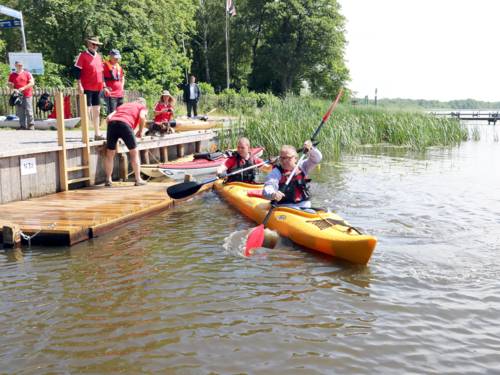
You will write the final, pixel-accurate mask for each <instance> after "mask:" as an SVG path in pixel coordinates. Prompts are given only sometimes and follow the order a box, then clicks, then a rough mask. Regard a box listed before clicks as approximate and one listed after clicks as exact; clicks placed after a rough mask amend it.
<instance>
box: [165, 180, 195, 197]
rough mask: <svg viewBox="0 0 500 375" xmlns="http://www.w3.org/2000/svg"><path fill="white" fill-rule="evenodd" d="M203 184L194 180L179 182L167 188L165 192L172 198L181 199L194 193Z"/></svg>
mask: <svg viewBox="0 0 500 375" xmlns="http://www.w3.org/2000/svg"><path fill="white" fill-rule="evenodd" d="M202 185H203V184H200V183H198V182H196V181H188V182H181V183H180V184H175V185H172V186H169V187H168V188H167V194H168V196H169V197H170V198H173V199H182V198H186V197H189V196H190V195H192V194H194V193H196V192H197V191H198V190H200V188H201V187H202Z"/></svg>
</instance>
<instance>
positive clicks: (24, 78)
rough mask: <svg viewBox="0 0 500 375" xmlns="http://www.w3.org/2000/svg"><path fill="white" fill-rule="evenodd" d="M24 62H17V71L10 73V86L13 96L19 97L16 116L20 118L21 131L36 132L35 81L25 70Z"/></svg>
mask: <svg viewBox="0 0 500 375" xmlns="http://www.w3.org/2000/svg"><path fill="white" fill-rule="evenodd" d="M23 65H24V64H23V62H22V61H16V62H15V66H16V71H15V72H12V73H10V75H9V81H8V85H9V87H10V89H11V90H12V94H13V95H17V96H18V98H19V99H18V100H17V103H16V104H15V105H16V115H17V117H19V125H20V129H21V130H27V129H29V130H34V129H35V121H34V119H33V86H34V85H35V79H34V78H33V76H32V75H31V73H30V72H28V71H27V70H24V66H23Z"/></svg>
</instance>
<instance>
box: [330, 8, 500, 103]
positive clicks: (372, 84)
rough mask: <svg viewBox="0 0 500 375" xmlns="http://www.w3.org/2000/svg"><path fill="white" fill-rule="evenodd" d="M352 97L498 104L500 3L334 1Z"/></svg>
mask: <svg viewBox="0 0 500 375" xmlns="http://www.w3.org/2000/svg"><path fill="white" fill-rule="evenodd" d="M339 2H340V4H341V6H342V10H341V12H342V14H343V15H344V16H345V17H346V19H347V20H346V21H347V22H346V29H347V34H346V37H347V40H348V45H347V49H346V60H347V66H348V67H349V70H350V74H351V83H350V86H349V87H350V88H351V89H352V90H354V91H355V92H357V96H358V97H364V96H365V95H369V96H370V98H372V97H373V96H374V91H375V88H378V97H379V98H397V97H399V98H411V99H438V100H452V99H466V98H473V99H478V100H486V101H500V0H339Z"/></svg>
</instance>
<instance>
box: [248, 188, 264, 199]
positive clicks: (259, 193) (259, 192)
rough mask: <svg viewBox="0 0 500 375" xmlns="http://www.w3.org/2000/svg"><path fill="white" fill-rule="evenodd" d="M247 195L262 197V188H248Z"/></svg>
mask: <svg viewBox="0 0 500 375" xmlns="http://www.w3.org/2000/svg"><path fill="white" fill-rule="evenodd" d="M247 197H254V198H262V189H259V190H248V191H247Z"/></svg>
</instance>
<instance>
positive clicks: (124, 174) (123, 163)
mask: <svg viewBox="0 0 500 375" xmlns="http://www.w3.org/2000/svg"><path fill="white" fill-rule="evenodd" d="M118 155H119V157H120V179H121V180H123V181H127V180H128V156H127V153H126V152H122V153H120V154H118Z"/></svg>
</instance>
